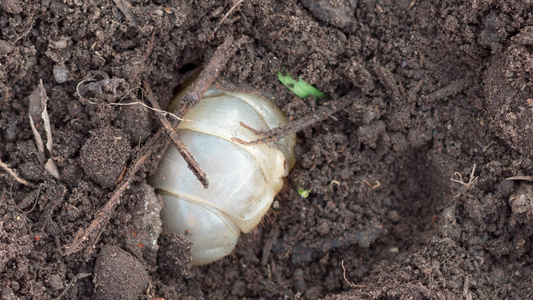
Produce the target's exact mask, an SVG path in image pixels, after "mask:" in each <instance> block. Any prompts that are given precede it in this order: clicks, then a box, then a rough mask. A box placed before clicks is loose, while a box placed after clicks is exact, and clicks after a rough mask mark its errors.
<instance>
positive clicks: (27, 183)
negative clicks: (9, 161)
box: [0, 160, 35, 187]
mask: <svg viewBox="0 0 533 300" xmlns="http://www.w3.org/2000/svg"><path fill="white" fill-rule="evenodd" d="M0 168H2V169H4V170H5V171H6V172H7V173H8V174H9V175H11V177H13V179H15V180H16V181H17V182H18V183H22V184H24V185H27V186H29V187H35V185H34V184H31V183H29V182H28V181H26V180H24V179H22V178H20V177H19V176H18V175H17V173H16V172H15V171H13V170H12V169H11V168H10V167H8V166H7V165H6V164H5V163H4V162H3V161H1V160H0Z"/></svg>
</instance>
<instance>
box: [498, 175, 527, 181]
mask: <svg viewBox="0 0 533 300" xmlns="http://www.w3.org/2000/svg"><path fill="white" fill-rule="evenodd" d="M505 180H527V181H533V176H513V177H508V178H505Z"/></svg>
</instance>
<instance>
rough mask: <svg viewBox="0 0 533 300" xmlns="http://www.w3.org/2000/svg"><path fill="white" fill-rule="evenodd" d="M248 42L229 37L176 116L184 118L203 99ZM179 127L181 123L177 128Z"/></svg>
mask: <svg viewBox="0 0 533 300" xmlns="http://www.w3.org/2000/svg"><path fill="white" fill-rule="evenodd" d="M245 41H246V37H241V38H240V39H239V40H237V41H236V42H234V40H233V37H228V38H226V40H225V41H224V43H223V44H222V45H220V46H218V48H217V51H216V52H215V54H214V55H213V57H212V58H211V59H210V60H209V63H208V64H207V66H206V67H205V68H204V69H203V70H202V72H200V75H199V76H198V79H196V81H195V82H194V83H193V84H192V85H191V86H190V87H189V88H188V89H187V92H186V94H185V96H184V97H183V100H181V102H180V105H179V106H178V108H176V111H175V114H176V115H177V116H178V117H180V118H183V116H185V114H186V113H187V112H188V111H189V109H190V108H191V107H192V106H194V105H195V104H196V103H198V101H200V99H202V97H203V96H204V94H205V92H206V91H207V89H208V88H209V86H210V85H211V83H213V81H214V80H215V79H216V78H217V76H218V74H219V73H220V71H221V70H222V69H223V68H224V66H225V65H226V63H227V62H228V60H229V58H230V57H231V56H233V54H234V53H235V52H236V51H237V49H238V48H240V46H241V45H242V44H243V43H244V42H245ZM177 125H179V122H178V123H177V124H176V126H177Z"/></svg>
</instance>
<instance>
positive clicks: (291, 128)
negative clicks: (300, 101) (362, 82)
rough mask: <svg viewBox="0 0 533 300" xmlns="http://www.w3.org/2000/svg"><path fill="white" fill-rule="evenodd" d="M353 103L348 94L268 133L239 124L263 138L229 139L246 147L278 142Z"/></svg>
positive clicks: (352, 97)
mask: <svg viewBox="0 0 533 300" xmlns="http://www.w3.org/2000/svg"><path fill="white" fill-rule="evenodd" d="M354 101H355V93H353V92H352V93H348V94H347V95H345V96H343V97H341V98H340V99H338V100H336V101H333V102H330V103H331V106H326V105H324V106H322V107H320V108H319V109H317V110H316V111H314V112H312V113H310V114H308V115H307V116H305V117H303V118H301V119H299V120H297V121H294V122H291V123H289V124H285V125H281V126H279V127H276V128H273V129H271V130H268V131H262V130H257V129H252V128H250V126H248V125H246V124H244V123H242V122H241V123H240V124H241V126H243V127H244V128H247V129H249V130H251V131H252V132H254V133H255V134H257V135H262V136H264V137H263V138H260V139H257V140H255V141H248V142H247V141H244V140H242V139H240V138H237V137H233V138H231V140H232V141H234V142H236V143H239V144H243V145H246V146H251V145H257V144H265V143H271V142H277V141H279V140H281V139H282V138H284V137H286V136H287V135H289V134H293V133H295V132H298V131H300V130H302V129H304V128H306V127H309V126H311V125H313V124H315V123H317V122H321V121H323V120H325V119H327V118H328V117H330V116H331V115H332V114H334V113H336V112H338V111H340V110H343V109H344V108H346V107H347V106H348V105H350V104H352V103H353V102H354Z"/></svg>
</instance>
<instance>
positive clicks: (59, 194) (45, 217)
mask: <svg viewBox="0 0 533 300" xmlns="http://www.w3.org/2000/svg"><path fill="white" fill-rule="evenodd" d="M66 193H67V188H66V187H65V186H64V185H62V184H59V185H58V189H57V191H56V192H55V195H54V197H53V198H52V201H50V202H49V203H48V204H47V205H46V207H45V208H44V212H43V214H42V215H41V217H40V218H39V223H38V227H37V228H39V230H40V231H43V230H44V229H45V228H46V226H47V225H48V223H50V220H51V219H52V214H53V212H54V209H55V208H56V207H57V206H58V205H59V203H61V201H62V200H63V199H64V198H65V194H66Z"/></svg>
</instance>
